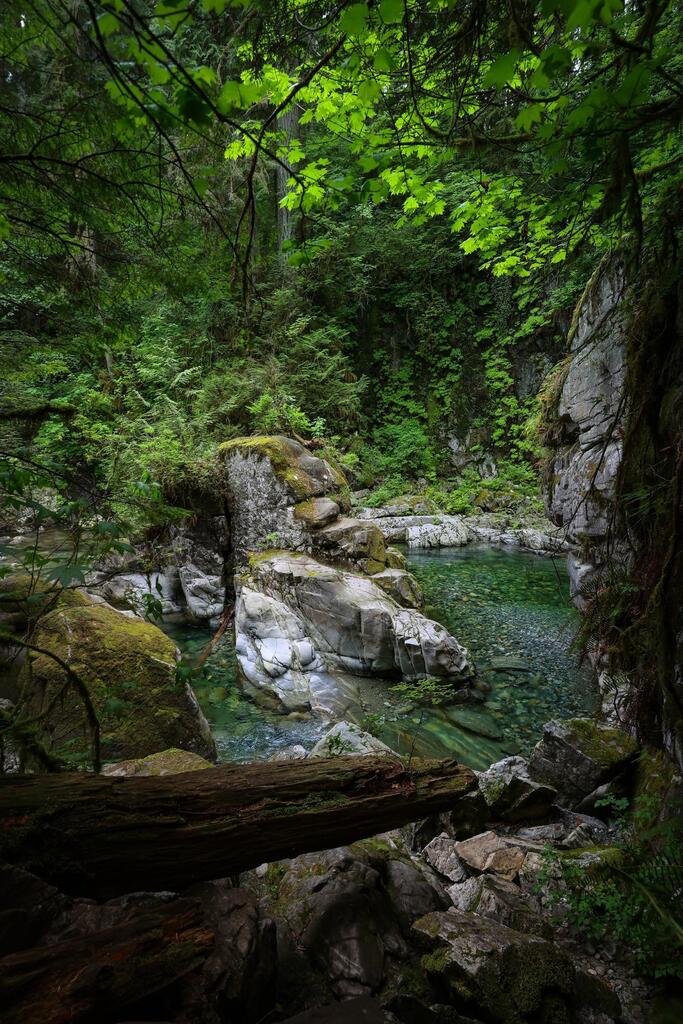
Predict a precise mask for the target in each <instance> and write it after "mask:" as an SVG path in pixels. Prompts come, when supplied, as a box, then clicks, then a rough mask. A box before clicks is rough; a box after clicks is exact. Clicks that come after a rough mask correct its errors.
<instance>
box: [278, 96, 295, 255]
mask: <svg viewBox="0 0 683 1024" xmlns="http://www.w3.org/2000/svg"><path fill="white" fill-rule="evenodd" d="M299 117H300V114H299V107H298V106H297V105H296V104H295V103H293V104H292V105H291V106H289V107H287V108H286V110H283V111H282V113H281V114H280V115H279V117H278V119H277V130H278V131H279V132H282V133H283V135H284V137H285V141H286V142H287V144H289V143H290V142H292V141H293V140H294V139H298V137H299ZM289 178H290V175H289V173H288V172H287V171H286V170H285V168H284V167H281V166H280V164H278V165H277V166H276V168H275V196H276V201H277V204H278V205H277V241H278V251H279V252H280V257H281V259H282V260H283V261H284V259H285V257H286V253H283V252H282V246H283V244H284V243H285V242H290V241H291V240H292V238H293V237H294V226H295V213H294V211H292V210H288V209H286V208H285V207H283V206H280V200H281V199H283V198H284V196H285V195H286V194H287V182H288V181H289Z"/></svg>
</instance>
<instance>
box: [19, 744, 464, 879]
mask: <svg viewBox="0 0 683 1024" xmlns="http://www.w3.org/2000/svg"><path fill="white" fill-rule="evenodd" d="M475 786H476V776H475V775H474V773H473V772H472V771H470V770H469V769H468V768H465V767H463V766H462V765H459V764H457V763H456V762H455V761H413V762H412V764H411V765H406V764H404V763H403V762H401V761H400V760H398V759H395V758H392V757H337V758H329V759H323V758H315V759H312V760H305V761H282V762H265V763H260V764H247V765H226V766H223V767H219V768H212V769H206V770H205V771H200V772H189V773H185V774H182V775H174V776H163V777H156V778H155V777H151V778H121V777H111V776H103V775H86V774H73V775H55V776H13V777H12V776H10V777H5V778H2V779H0V857H2V858H4V859H5V860H6V861H8V862H10V863H13V864H19V865H21V867H22V868H24V869H25V870H27V871H31V872H32V873H34V874H36V875H38V876H39V877H40V878H43V879H45V880H47V881H49V882H51V883H52V884H54V885H56V886H57V887H58V888H60V889H61V890H62V891H63V892H67V893H71V894H74V895H83V896H92V897H95V898H104V899H106V898H109V897H112V896H118V895H121V894H123V893H126V892H136V891H141V890H147V891H150V890H153V891H157V892H158V891H160V890H168V889H170V890H174V891H179V890H182V889H184V888H185V887H186V886H188V885H191V884H192V883H194V882H200V881H205V880H208V879H212V878H223V877H226V876H229V875H233V874H236V873H238V872H240V871H245V870H247V869H249V868H253V867H256V866H257V865H259V864H262V863H264V862H265V861H270V860H278V859H280V858H282V857H293V856H295V855H297V854H300V853H306V852H310V851H313V850H325V849H329V848H331V847H334V846H340V845H343V844H345V843H351V842H354V841H355V840H357V839H361V838H364V837H367V836H371V835H375V834H377V833H378V832H383V831H386V830H387V829H391V828H396V827H398V826H400V825H405V824H407V823H408V822H410V821H415V820H416V819H418V818H421V817H425V816H427V815H429V814H434V813H437V812H440V811H446V810H449V809H451V808H453V807H454V806H455V805H456V804H457V802H458V799H459V798H460V797H462V796H463V795H464V794H465V793H467V792H469V791H470V790H472V789H473V788H474V787H475Z"/></svg>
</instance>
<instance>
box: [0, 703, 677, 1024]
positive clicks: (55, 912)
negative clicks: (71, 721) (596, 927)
mask: <svg viewBox="0 0 683 1024" xmlns="http://www.w3.org/2000/svg"><path fill="white" fill-rule="evenodd" d="M335 737H336V738H335ZM352 745H354V749H353V751H352V750H351V749H350V747H351V746H352ZM367 750H372V751H373V752H374V753H378V752H381V750H382V747H381V745H378V744H377V743H376V741H373V740H372V738H370V737H367V736H363V735H362V734H360V733H358V732H357V731H356V732H355V734H353V730H351V731H349V730H346V731H344V730H340V729H339V728H337V729H336V732H334V733H330V735H329V737H328V741H327V742H326V743H323V744H321V747H320V749H319V750H317V751H314V752H313V754H312V755H311V756H320V755H322V756H327V757H329V756H331V755H337V756H338V755H340V754H347V755H348V754H350V753H352V752H353V753H356V754H362V753H364V752H367ZM384 752H385V754H386V756H388V757H392V756H393V755H392V752H391V751H389V750H387V749H386V748H385V750H384ZM646 764H647V758H646V757H645V756H644V755H640V754H639V751H638V749H637V747H636V744H635V743H634V742H633V741H632V740H631V739H630V738H628V737H627V736H625V735H624V734H618V733H616V732H615V731H614V730H611V729H608V728H606V727H602V726H599V725H597V724H595V723H594V722H591V721H590V720H576V721H568V722H551V723H549V724H548V726H547V728H546V730H545V733H544V736H543V739H542V740H541V741H540V743H539V744H538V746H537V747H536V749H535V750H534V752H533V754H532V756H531V758H530V759H529V760H528V761H525V760H524V759H522V758H518V757H514V758H508V759H506V760H504V761H502V762H500V763H498V764H495V765H492V766H491V767H490V768H489V769H488V770H487V771H485V772H482V773H479V775H478V786H477V788H476V789H475V790H473V791H472V792H470V793H469V795H468V796H467V797H466V798H462V799H461V800H460V801H459V803H458V807H457V810H454V811H453V812H452V813H446V814H442V815H440V816H438V817H436V818H432V819H427V820H424V821H421V822H417V823H416V824H415V825H413V826H410V827H408V828H405V829H399V830H396V831H394V832H390V833H385V834H381V835H378V836H376V837H375V838H373V839H370V840H362V841H359V842H356V843H352V844H351V845H349V846H345V847H341V848H337V849H331V850H327V851H321V852H319V853H312V854H304V855H302V856H299V857H295V858H293V859H289V860H284V861H278V862H276V863H270V864H264V865H262V866H260V867H259V868H257V869H255V870H253V871H249V872H246V873H245V874H243V875H241V876H240V877H239V878H238V879H230V880H228V879H224V880H219V881H214V882H210V883H202V884H201V885H197V886H194V887H192V888H190V889H189V890H187V891H185V892H183V893H178V894H170V893H164V894H149V893H148V894H137V895H133V896H128V897H125V898H118V899H114V900H110V901H107V902H105V903H102V904H96V903H94V902H93V901H89V900H83V899H77V900H73V899H69V898H67V897H65V896H62V895H60V894H59V893H57V892H56V890H54V889H50V887H47V886H45V885H44V884H43V883H40V882H39V881H38V880H37V879H31V877H30V876H28V875H26V874H25V873H24V872H21V871H20V870H19V869H6V871H5V876H6V881H7V887H6V891H7V893H8V896H9V901H10V902H9V905H10V906H16V907H17V908H19V907H20V906H22V905H23V904H22V901H24V902H25V900H26V898H27V893H28V892H30V893H31V899H32V903H33V909H32V913H31V915H30V917H29V918H27V924H26V928H30V930H31V932H32V935H33V942H34V943H48V944H49V943H59V942H63V941H64V940H65V939H69V940H73V941H76V940H86V941H87V940H89V939H90V940H94V939H95V938H99V933H100V932H101V930H102V929H103V928H115V927H117V926H120V925H125V923H126V922H127V921H133V920H134V918H135V915H136V914H139V913H140V912H142V911H144V912H147V913H149V914H152V913H154V912H155V911H156V910H159V909H161V908H164V913H169V914H171V915H172V913H173V908H174V904H177V907H178V912H180V911H181V908H184V907H187V905H188V901H189V902H191V903H192V906H193V907H196V908H197V911H198V913H199V920H200V921H201V926H202V927H203V928H204V929H205V930H206V932H207V934H209V933H210V934H211V935H212V936H213V946H212V951H211V953H210V955H209V956H208V957H205V958H203V960H202V962H201V964H198V965H197V966H194V967H192V968H191V969H190V970H189V971H187V972H186V973H185V974H184V976H183V977H176V978H173V977H168V978H166V979H164V980H163V981H162V980H160V982H159V984H158V991H157V994H156V996H155V1008H156V1011H157V1014H161V1015H162V1016H163V1017H164V1019H166V1020H173V1021H177V1022H187V1024H189V1022H190V1021H192V1024H218V1022H220V1024H226V1022H228V1024H237V1022H238V1021H239V1022H240V1024H257V1022H259V1021H262V1020H264V1019H269V1020H273V1021H285V1020H287V1021H290V1019H291V1021H296V1022H297V1024H303V1022H304V1021H306V1022H308V1021H311V1022H315V1021H320V1022H324V1024H329V1022H334V1021H337V1020H341V1021H347V1020H348V1021H351V1020H358V1019H361V1020H364V1021H371V1022H372V1021H376V1022H378V1024H379V1022H381V1024H415V1022H416V1021H418V1022H420V1024H422V1022H424V1024H441V1022H443V1021H452V1022H455V1024H463V1022H467V1024H484V1022H486V1024H510V1022H514V1024H537V1022H538V1021H545V1022H548V1024H551V1022H552V1024H554V1022H563V1021H567V1022H569V1021H574V1022H581V1024H617V1022H618V1024H643V1022H644V1021H646V1020H648V1019H649V1010H650V1002H651V990H650V989H649V988H648V986H647V985H645V984H644V983H643V982H642V981H640V980H639V979H638V976H637V972H636V969H635V968H636V965H635V964H634V961H633V959H632V956H631V954H630V952H629V950H627V949H626V948H624V947H622V946H620V945H618V944H617V945H615V944H614V943H609V942H608V943H605V944H601V943H599V942H593V944H592V945H590V946H587V945H586V944H585V943H582V942H581V941H580V939H579V936H578V934H577V933H576V931H575V930H574V928H573V927H572V925H571V921H570V915H569V914H568V912H567V905H566V899H567V897H568V896H569V890H568V889H567V888H566V885H567V883H566V882H565V881H564V880H563V864H564V863H566V862H571V864H572V865H573V866H574V868H576V866H577V865H580V866H585V867H586V868H588V867H590V865H591V864H594V863H598V862H599V861H600V860H601V859H602V858H604V859H605V861H606V862H607V861H608V859H609V851H610V850H611V849H613V848H614V844H615V843H616V842H618V841H619V839H620V838H621V837H620V833H619V829H618V828H617V827H616V826H615V823H614V821H613V820H611V819H610V816H609V813H608V812H607V811H606V809H605V807H604V805H601V804H600V800H599V795H600V794H602V795H603V797H604V795H605V793H613V794H617V793H619V794H623V793H624V792H630V793H634V792H637V791H638V790H639V788H642V786H643V771H644V770H645V766H646ZM202 767H208V764H207V763H206V762H204V763H202V762H201V760H200V759H198V758H195V759H194V760H192V758H191V757H190V756H188V755H182V753H181V752H180V751H168V752H166V753H161V754H158V755H156V756H154V757H149V758H146V759H142V760H139V761H134V762H129V763H127V764H120V765H116V766H112V767H111V768H110V769H108V771H109V772H110V773H113V774H131V775H140V774H143V775H144V774H150V775H159V774H168V773H170V774H173V773H174V772H178V771H195V770H198V769H201V768H202ZM657 770H658V772H659V773H660V775H661V776H662V778H661V783H662V784H661V787H660V806H664V805H665V804H666V802H667V800H670V799H672V798H673V795H674V793H675V791H676V788H677V787H678V789H679V790H680V786H681V780H680V778H677V777H676V776H675V774H674V772H673V770H672V768H671V767H669V768H668V769H667V768H666V767H665V765H664V763H663V762H661V761H660V762H657ZM25 930H26V929H25ZM112 934H113V933H112ZM0 937H1V938H2V941H3V943H4V945H5V949H7V947H8V945H9V948H12V942H13V941H14V942H16V932H15V933H14V934H10V933H9V932H8V930H7V929H4V931H2V932H1V933H0ZM47 948H49V946H48V947H47ZM60 948H61V947H60ZM139 1011H140V1012H141V1014H142V1015H140V1016H138V1012H139ZM130 1012H131V1013H135V1014H136V1019H151V1018H148V1017H145V1016H144V1006H141V1007H136V1006H135V1005H133V1006H132V1007H131V1008H130ZM154 1019H158V1016H157V1017H155V1018H154Z"/></svg>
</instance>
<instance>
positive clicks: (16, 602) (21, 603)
mask: <svg viewBox="0 0 683 1024" xmlns="http://www.w3.org/2000/svg"><path fill="white" fill-rule="evenodd" d="M91 603H92V602H91V600H90V598H88V597H87V596H86V595H85V594H83V593H82V591H80V590H77V589H75V588H71V587H67V588H66V589H65V588H64V587H62V586H60V584H59V583H56V582H55V581H54V580H48V579H45V578H44V577H42V576H31V575H29V573H25V572H22V573H13V574H12V575H11V576H5V577H4V579H0V622H2V624H3V627H4V628H8V627H10V628H11V626H12V625H15V626H16V625H21V624H23V623H25V622H26V621H27V620H28V619H29V618H36V617H38V616H39V615H41V614H43V612H45V611H46V610H48V609H49V610H52V609H53V608H56V607H60V608H77V607H83V606H84V605H89V604H91Z"/></svg>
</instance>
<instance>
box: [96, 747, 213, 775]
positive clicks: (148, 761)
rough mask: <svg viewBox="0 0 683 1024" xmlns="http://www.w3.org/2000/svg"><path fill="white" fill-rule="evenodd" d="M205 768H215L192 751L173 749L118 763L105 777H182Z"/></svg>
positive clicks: (107, 768)
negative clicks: (184, 774)
mask: <svg viewBox="0 0 683 1024" xmlns="http://www.w3.org/2000/svg"><path fill="white" fill-rule="evenodd" d="M205 768H213V765H212V764H211V762H210V761H207V760H206V758H205V757H201V756H200V755H199V754H193V753H192V751H190V750H180V749H179V748H178V747H171V749H170V750H160V751H159V752H158V753H157V754H150V755H149V756H148V757H138V758H134V759H133V760H131V761H116V762H115V763H114V764H109V765H107V766H106V768H105V769H104V770H103V772H102V774H103V775H180V774H181V773H182V772H200V771H203V770H204V769H205Z"/></svg>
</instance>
